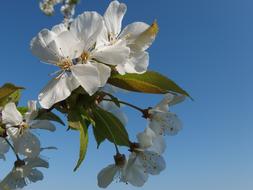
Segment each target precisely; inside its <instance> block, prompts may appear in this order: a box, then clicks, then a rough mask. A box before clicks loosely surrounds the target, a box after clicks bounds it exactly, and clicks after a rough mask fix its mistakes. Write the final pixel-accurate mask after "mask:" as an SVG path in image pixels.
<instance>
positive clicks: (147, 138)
mask: <svg viewBox="0 0 253 190" xmlns="http://www.w3.org/2000/svg"><path fill="white" fill-rule="evenodd" d="M155 137H156V134H155V132H154V131H153V130H152V129H150V128H149V127H147V128H146V129H145V131H144V132H142V133H139V134H137V139H138V142H139V144H140V146H141V148H143V149H146V148H149V147H151V146H152V145H153V139H154V138H155Z"/></svg>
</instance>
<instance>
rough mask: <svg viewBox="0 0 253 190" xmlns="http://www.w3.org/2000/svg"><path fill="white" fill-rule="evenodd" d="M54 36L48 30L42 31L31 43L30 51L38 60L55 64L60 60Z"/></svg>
mask: <svg viewBox="0 0 253 190" xmlns="http://www.w3.org/2000/svg"><path fill="white" fill-rule="evenodd" d="M56 36H57V35H56V34H55V33H54V32H52V31H50V30H48V29H43V30H41V31H40V32H39V34H38V35H37V36H36V37H34V38H33V39H32V41H31V44H30V46H31V51H32V53H33V54H34V55H35V56H37V57H38V58H39V59H40V60H42V61H44V62H47V63H52V64H56V63H57V62H58V61H59V58H60V52H59V48H58V46H57V44H56V42H55V38H56Z"/></svg>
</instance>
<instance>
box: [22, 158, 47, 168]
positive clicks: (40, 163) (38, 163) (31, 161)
mask: <svg viewBox="0 0 253 190" xmlns="http://www.w3.org/2000/svg"><path fill="white" fill-rule="evenodd" d="M24 161H26V162H27V164H26V167H28V168H35V167H42V168H48V167H49V164H48V162H47V161H45V160H43V159H41V158H40V157H35V158H26V159H25V160H24Z"/></svg>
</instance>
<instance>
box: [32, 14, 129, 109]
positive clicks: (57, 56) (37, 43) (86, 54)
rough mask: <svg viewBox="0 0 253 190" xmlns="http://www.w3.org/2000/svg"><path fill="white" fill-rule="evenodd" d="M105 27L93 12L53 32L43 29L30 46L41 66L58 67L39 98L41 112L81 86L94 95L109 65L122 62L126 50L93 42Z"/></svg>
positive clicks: (102, 84)
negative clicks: (55, 74) (42, 64)
mask: <svg viewBox="0 0 253 190" xmlns="http://www.w3.org/2000/svg"><path fill="white" fill-rule="evenodd" d="M103 27H104V22H103V18H102V16H100V15H99V14H98V13H96V12H84V13H83V14H81V15H79V16H78V17H77V18H76V19H74V20H73V22H71V25H70V26H69V28H66V27H65V25H64V24H60V25H56V26H55V27H53V28H52V30H47V29H44V30H42V31H41V32H40V33H39V34H38V35H37V37H35V38H34V39H33V40H32V42H31V50H32V53H33V54H34V55H36V56H37V57H39V58H40V59H41V60H42V61H43V62H46V63H50V64H53V65H56V66H58V67H60V72H58V74H57V76H56V77H55V78H53V79H52V80H51V82H49V84H48V85H47V86H46V87H45V88H44V89H43V90H42V92H41V93H40V94H39V102H40V104H41V106H42V107H43V108H47V109H48V108H50V107H52V106H53V105H54V104H55V103H58V102H60V101H62V100H65V99H66V98H67V97H69V96H70V94H71V92H72V91H73V90H75V89H76V88H77V87H79V86H82V87H83V89H84V90H85V91H86V92H87V93H88V94H89V95H93V94H94V93H95V92H96V91H97V90H98V89H99V88H100V87H103V86H104V85H105V84H106V82H107V79H108V78H109V77H110V74H111V68H110V67H109V66H108V65H118V64H122V63H124V62H125V60H126V59H127V57H128V55H129V51H130V50H129V48H127V47H123V48H122V47H119V46H113V47H111V46H110V47H104V46H103V47H97V45H96V40H97V38H98V36H99V35H100V34H101V31H102V29H103Z"/></svg>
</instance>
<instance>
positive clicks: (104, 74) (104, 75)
mask: <svg viewBox="0 0 253 190" xmlns="http://www.w3.org/2000/svg"><path fill="white" fill-rule="evenodd" d="M92 65H94V66H95V67H97V70H98V72H99V80H100V85H99V86H100V87H103V86H105V84H106V83H107V80H108V78H109V77H110V76H111V68H110V67H108V66H106V65H104V64H101V63H92Z"/></svg>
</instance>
